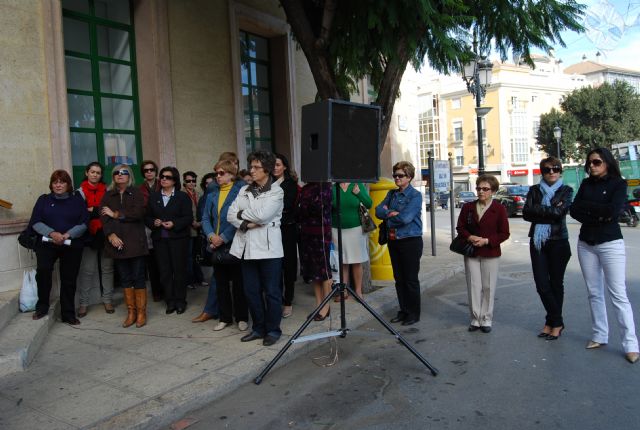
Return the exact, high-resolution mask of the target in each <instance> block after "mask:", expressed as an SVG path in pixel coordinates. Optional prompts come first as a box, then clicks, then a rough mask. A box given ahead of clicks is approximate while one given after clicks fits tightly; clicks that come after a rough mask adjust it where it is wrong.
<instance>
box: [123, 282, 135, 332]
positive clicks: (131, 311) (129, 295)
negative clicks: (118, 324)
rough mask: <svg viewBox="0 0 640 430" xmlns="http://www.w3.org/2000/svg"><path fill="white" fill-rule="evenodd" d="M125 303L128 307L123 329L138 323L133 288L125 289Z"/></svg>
mask: <svg viewBox="0 0 640 430" xmlns="http://www.w3.org/2000/svg"><path fill="white" fill-rule="evenodd" d="M123 290H124V302H125V304H126V305H127V319H126V320H124V322H123V323H122V327H129V326H131V325H132V324H133V323H134V322H136V296H135V293H134V292H133V288H123Z"/></svg>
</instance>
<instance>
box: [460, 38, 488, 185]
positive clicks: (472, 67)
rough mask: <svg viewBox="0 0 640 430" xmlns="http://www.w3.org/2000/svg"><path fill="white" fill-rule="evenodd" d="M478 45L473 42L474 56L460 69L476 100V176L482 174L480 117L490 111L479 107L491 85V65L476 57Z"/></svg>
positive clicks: (482, 152)
mask: <svg viewBox="0 0 640 430" xmlns="http://www.w3.org/2000/svg"><path fill="white" fill-rule="evenodd" d="M477 47H478V44H477V42H476V41H475V40H474V42H473V51H474V52H475V54H476V56H475V58H474V59H472V60H471V61H470V62H469V63H467V64H464V65H463V68H462V80H464V82H465V83H466V84H467V91H469V92H470V93H471V94H472V95H473V97H475V99H476V120H477V125H476V127H477V129H478V175H482V174H483V173H484V150H483V147H482V117H483V116H485V115H486V114H487V113H489V111H490V110H491V108H490V107H484V108H483V107H480V105H481V102H482V99H483V98H484V96H485V94H486V92H487V87H488V86H489V85H491V71H492V69H493V63H491V61H489V60H487V59H486V58H485V57H481V56H479V55H478V53H477V50H478V48H477Z"/></svg>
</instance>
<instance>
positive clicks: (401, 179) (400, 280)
mask: <svg viewBox="0 0 640 430" xmlns="http://www.w3.org/2000/svg"><path fill="white" fill-rule="evenodd" d="M415 173H416V169H415V167H413V164H411V163H409V162H408V161H400V162H398V163H396V164H395V165H394V166H393V180H394V181H395V184H396V185H397V186H398V188H397V189H395V190H391V191H389V192H388V193H387V196H386V197H385V198H384V200H382V202H381V203H380V204H379V205H378V206H377V207H376V216H377V217H378V218H380V219H384V220H387V226H388V228H389V242H388V244H387V246H388V248H389V256H390V257H391V267H393V277H394V279H395V281H396V294H397V295H398V304H399V305H400V310H399V311H398V314H397V315H396V317H395V318H393V319H392V320H391V322H392V323H397V322H401V323H402V325H412V324H415V323H417V322H418V321H420V281H419V280H418V273H419V272H420V257H422V246H423V244H422V218H421V213H422V194H421V193H420V191H418V190H416V189H415V188H413V186H412V185H411V180H412V179H413V177H414V176H415Z"/></svg>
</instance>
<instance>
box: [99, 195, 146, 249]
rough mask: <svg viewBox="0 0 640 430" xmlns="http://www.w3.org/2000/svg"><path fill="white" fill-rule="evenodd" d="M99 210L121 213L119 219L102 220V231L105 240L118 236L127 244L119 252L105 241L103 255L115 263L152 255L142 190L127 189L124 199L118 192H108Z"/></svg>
mask: <svg viewBox="0 0 640 430" xmlns="http://www.w3.org/2000/svg"><path fill="white" fill-rule="evenodd" d="M100 206H106V207H108V208H109V209H111V210H112V211H114V212H115V211H118V214H119V217H118V218H111V217H108V216H104V215H103V216H101V217H100V219H101V220H102V226H103V227H102V228H103V231H104V235H105V237H106V238H108V237H109V235H110V234H111V233H115V234H116V235H117V236H118V237H119V238H120V239H122V241H123V242H124V247H123V248H122V250H120V251H118V250H117V249H116V248H114V247H113V246H111V244H110V243H109V241H108V240H106V241H105V246H104V251H105V255H106V256H107V257H111V258H115V259H123V258H133V257H141V256H144V255H147V254H148V253H149V249H148V248H147V235H146V234H145V231H144V214H145V209H144V196H143V195H142V191H141V190H140V189H139V188H134V187H128V188H127V189H126V190H125V191H124V192H123V193H122V197H121V195H120V192H118V191H117V190H109V191H107V192H106V193H105V194H104V197H103V198H102V202H100Z"/></svg>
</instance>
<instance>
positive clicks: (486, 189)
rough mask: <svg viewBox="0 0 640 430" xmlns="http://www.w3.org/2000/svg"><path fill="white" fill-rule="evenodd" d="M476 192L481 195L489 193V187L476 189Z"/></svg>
mask: <svg viewBox="0 0 640 430" xmlns="http://www.w3.org/2000/svg"><path fill="white" fill-rule="evenodd" d="M476 191H477V192H480V191H482V192H483V193H488V192H489V191H491V188H490V187H476Z"/></svg>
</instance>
